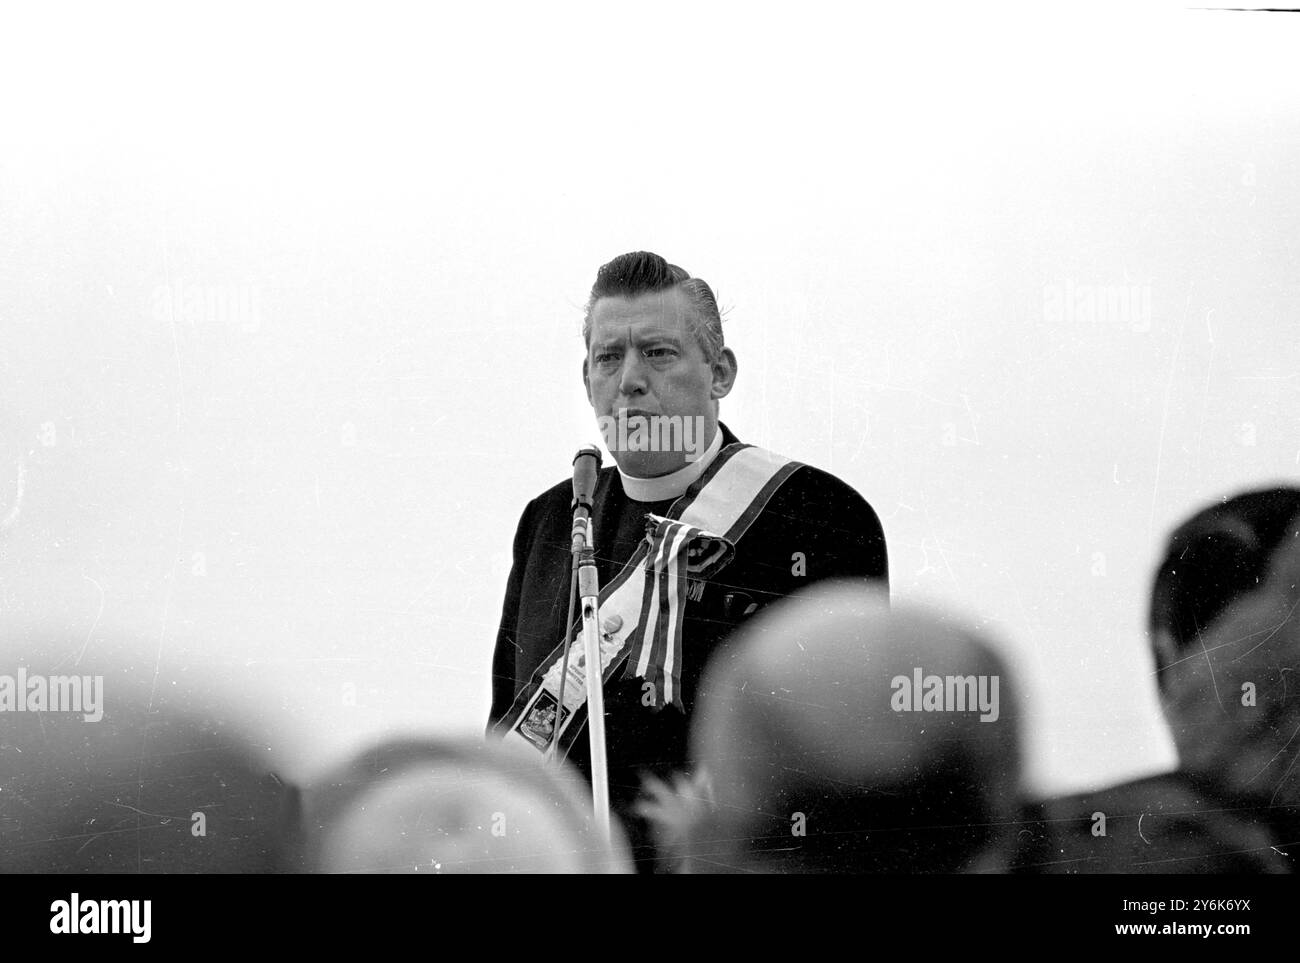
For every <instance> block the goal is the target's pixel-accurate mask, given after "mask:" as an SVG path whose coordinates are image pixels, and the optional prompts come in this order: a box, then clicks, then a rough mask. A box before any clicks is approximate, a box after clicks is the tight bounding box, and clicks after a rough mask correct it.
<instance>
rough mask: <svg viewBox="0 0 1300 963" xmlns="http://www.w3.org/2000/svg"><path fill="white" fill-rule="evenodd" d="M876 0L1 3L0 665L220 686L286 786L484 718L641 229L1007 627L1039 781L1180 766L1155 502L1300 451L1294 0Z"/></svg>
mask: <svg viewBox="0 0 1300 963" xmlns="http://www.w3.org/2000/svg"><path fill="white" fill-rule="evenodd" d="M464 6H468V5H464ZM848 9H850V8H847V7H846V8H843V9H840V8H834V7H811V8H810V7H808V6H807V5H800V8H799V12H798V13H795V12H794V11H793V9H792V8H785V9H783V8H780V7H754V6H746V7H744V8H743V11H742V8H740V7H739V6H737V7H735V8H733V9H726V10H722V9H719V10H717V11H716V12H709V11H707V10H705V11H701V10H699V9H697V8H696V5H694V4H680V5H679V4H653V5H641V7H640V9H639V10H628V11H625V12H621V13H620V12H615V11H613V10H610V9H609V8H608V7H607V6H605V5H590V6H584V7H576V6H572V5H566V6H564V7H563V8H557V7H556V6H555V5H545V6H543V5H533V6H531V7H515V6H501V5H486V4H483V5H475V8H474V9H473V10H472V11H470V10H461V11H458V12H456V13H449V14H446V15H442V14H439V15H437V16H430V15H428V14H427V13H419V12H409V11H404V10H403V11H398V10H394V12H391V13H384V12H375V11H374V10H372V9H370V8H368V7H366V8H362V7H360V6H358V7H357V8H355V9H353V10H352V11H351V12H347V11H345V10H342V9H338V8H327V9H319V8H316V7H310V8H306V9H298V10H291V11H288V12H275V11H267V10H263V9H261V8H260V7H258V6H248V7H242V6H236V7H228V6H226V5H222V6H220V7H214V8H213V9H212V10H211V11H210V12H209V13H207V14H201V13H196V12H184V13H182V12H177V11H174V10H172V9H171V8H170V7H169V6H157V7H133V8H131V12H123V11H122V10H121V9H117V8H114V9H112V10H108V9H97V8H93V7H92V8H88V9H86V8H80V7H74V8H62V9H56V10H54V11H50V10H48V9H43V10H41V11H40V12H37V13H32V12H29V11H22V12H19V11H10V12H7V13H5V14H4V18H3V20H4V25H3V27H2V28H0V326H2V327H0V333H2V337H0V352H2V354H0V402H2V405H0V446H3V447H0V468H2V469H3V471H4V473H5V474H4V477H3V478H0V522H5V520H6V519H7V522H6V524H7V526H8V527H7V529H6V531H5V533H4V535H3V537H2V538H0V652H2V653H3V655H4V665H6V666H13V665H16V664H17V662H18V661H20V655H21V658H25V659H30V660H32V661H33V663H35V662H39V661H40V660H42V659H44V660H45V661H46V662H47V663H49V664H59V665H61V671H71V667H72V666H74V665H75V666H78V669H77V671H79V672H83V673H86V672H104V673H108V674H110V675H111V673H112V672H113V671H116V670H112V669H110V668H109V667H110V666H113V665H114V664H118V665H125V666H127V670H125V671H126V674H127V675H129V676H130V677H131V678H132V679H133V680H134V681H135V682H136V683H138V684H144V685H145V686H146V687H147V688H149V690H150V691H151V692H152V693H153V694H154V698H155V699H156V700H157V701H158V702H159V703H162V702H164V701H166V700H167V699H172V700H175V701H181V702H183V701H185V700H187V699H198V698H199V696H198V695H197V694H196V693H197V692H199V691H201V690H203V689H205V688H208V687H215V688H216V689H218V690H219V691H222V692H223V693H224V695H223V696H222V698H223V699H228V700H230V701H232V702H233V703H234V705H235V708H234V709H233V710H232V712H233V716H234V717H238V716H240V715H249V714H251V715H252V717H253V718H254V719H255V721H254V723H253V724H252V725H253V729H254V731H255V732H256V734H257V736H258V738H259V739H260V740H262V742H263V744H264V745H265V746H266V748H267V749H268V750H269V751H271V752H272V753H275V754H277V756H278V757H279V758H281V759H282V760H283V764H284V765H285V767H286V768H287V769H288V770H289V771H290V772H291V773H293V774H295V775H298V774H304V773H309V772H314V771H316V770H317V769H319V767H321V766H323V765H326V764H329V763H331V762H334V761H337V760H338V759H340V758H341V757H342V756H343V755H344V754H346V753H347V752H350V751H353V750H355V749H357V748H359V747H360V746H361V745H362V744H364V743H369V742H371V741H373V740H375V739H377V738H378V737H379V736H380V735H382V734H384V733H386V732H390V731H392V730H402V731H410V730H417V729H419V730H426V731H438V732H453V731H455V732H469V731H479V730H481V727H482V724H483V721H484V719H485V717H486V712H487V706H488V691H489V679H488V673H489V664H490V659H491V653H492V645H493V640H494V634H495V629H496V624H497V618H498V615H499V612H500V605H501V599H502V595H503V591H504V583H505V577H506V574H507V571H508V566H509V550H510V544H511V539H512V537H513V534H514V530H515V525H516V522H517V520H518V516H519V513H520V511H521V510H522V509H523V506H524V505H525V503H526V502H527V501H528V500H529V499H530V498H532V497H533V496H534V495H536V494H537V493H539V492H540V491H542V490H543V489H544V488H546V487H548V486H549V485H551V484H553V483H554V482H557V481H560V480H561V479H563V478H564V477H565V476H566V474H567V472H568V470H569V469H568V466H569V461H570V459H571V457H572V454H573V452H574V450H575V449H576V448H577V447H578V446H579V445H580V444H582V443H585V442H587V441H590V440H594V439H595V438H596V432H595V425H594V419H593V418H592V416H591V412H590V409H589V408H587V407H586V402H585V398H584V396H583V393H582V387H581V382H580V379H579V366H580V363H581V356H582V343H581V337H580V318H581V305H582V303H583V301H584V300H585V296H586V292H587V290H588V289H589V287H590V284H591V281H592V279H593V278H594V274H595V270H596V268H597V266H598V265H600V264H601V263H603V262H604V261H606V260H608V259H609V258H611V257H613V256H614V255H616V254H619V253H622V252H624V251H627V250H635V249H649V250H654V251H657V252H659V253H661V254H663V255H665V256H666V257H668V258H669V259H670V260H672V261H674V262H675V263H678V264H681V265H683V266H685V267H686V268H687V269H688V270H690V271H692V272H693V273H695V274H697V275H699V276H701V277H703V278H705V279H706V280H708V281H709V282H710V283H712V284H713V285H714V287H715V290H716V291H717V292H718V295H719V298H720V300H721V301H722V302H723V304H724V307H725V308H727V309H728V310H727V314H726V324H725V330H726V336H727V340H728V342H729V343H730V345H731V346H732V347H733V348H734V349H735V351H736V353H737V355H738V356H739V359H740V377H739V380H738V383H737V387H736V390H735V392H734V393H733V394H732V396H731V397H730V398H728V399H727V400H726V401H724V403H723V406H722V413H723V420H724V421H726V422H727V423H728V424H729V425H730V426H731V427H732V429H733V430H735V431H736V432H737V434H738V435H739V436H740V437H741V438H742V439H744V440H746V441H752V442H755V443H758V444H762V445H764V446H767V447H770V448H773V449H775V450H778V451H781V452H783V453H785V454H788V455H791V456H793V457H796V458H799V459H801V460H804V461H807V462H810V463H812V464H815V465H817V466H819V467H822V468H825V469H828V470H830V471H832V472H834V473H835V474H837V475H839V476H840V477H842V478H844V479H845V480H846V481H848V482H849V483H850V484H852V485H854V486H855V487H856V488H857V489H858V490H859V491H860V492H862V494H863V495H864V496H865V497H866V498H867V499H868V501H870V502H871V503H872V504H873V505H874V506H875V508H876V509H877V511H878V512H879V514H880V516H881V518H882V519H883V521H884V525H885V531H886V535H887V538H888V541H889V550H890V567H891V574H892V582H893V594H894V598H895V599H896V600H897V601H899V602H903V601H928V602H938V603H941V604H944V605H946V606H948V607H950V608H951V609H952V610H954V611H956V612H960V613H963V614H965V615H967V616H970V617H972V618H975V619H976V620H977V621H979V622H980V623H981V624H984V625H985V626H986V628H987V629H988V630H989V631H990V632H992V633H995V634H996V635H997V636H998V637H999V638H1001V639H1002V640H1003V641H1004V642H1005V643H1006V645H1007V647H1008V649H1009V650H1010V651H1011V652H1012V657H1013V662H1014V666H1013V667H1014V668H1015V669H1016V670H1018V672H1019V673H1020V675H1021V676H1022V677H1023V678H1024V679H1025V681H1026V683H1027V685H1028V686H1029V689H1030V692H1031V694H1032V703H1031V705H1030V707H1029V717H1028V718H1029V724H1028V726H1027V727H1026V728H1027V733H1028V738H1029V745H1028V749H1029V760H1028V762H1029V771H1028V781H1029V785H1030V788H1031V790H1032V791H1035V792H1048V791H1059V790H1067V789H1073V788H1081V787H1085V786H1089V785H1096V784H1100V783H1104V782H1107V781H1112V780H1118V779H1123V778H1127V777H1129V776H1133V775H1138V774H1142V773H1145V772H1148V771H1152V770H1155V769H1160V768H1165V767H1168V766H1170V765H1171V764H1172V762H1173V754H1172V749H1171V746H1170V742H1169V739H1168V736H1167V734H1166V732H1165V729H1164V727H1163V724H1162V723H1161V721H1160V717H1159V712H1158V707H1157V704H1156V700H1155V695H1154V691H1155V690H1154V681H1153V677H1152V675H1151V668H1152V667H1151V663H1150V658H1149V656H1148V655H1147V651H1146V643H1145V639H1144V630H1143V623H1144V618H1145V604H1146V598H1147V593H1148V591H1149V583H1150V576H1151V572H1152V568H1153V566H1154V564H1155V561H1156V552H1157V551H1158V548H1159V546H1160V542H1161V541H1162V540H1163V538H1164V537H1165V535H1166V534H1167V533H1168V531H1169V530H1170V528H1171V527H1172V526H1173V525H1174V524H1176V523H1177V522H1178V521H1179V520H1180V519H1182V518H1183V517H1185V516H1186V515H1187V514H1189V513H1190V512H1191V511H1193V510H1194V509H1196V508H1198V507H1200V506H1201V505H1202V504H1204V503H1205V502H1206V501H1207V500H1209V499H1211V498H1216V497H1219V496H1220V495H1224V494H1228V493H1231V492H1234V491H1236V490H1239V489H1241V488H1243V487H1245V486H1253V485H1257V484H1262V483H1265V482H1271V481H1276V480H1281V479H1291V480H1294V479H1295V478H1296V477H1297V474H1300V434H1298V433H1297V431H1296V414H1297V411H1300V391H1298V390H1297V389H1298V388H1300V381H1298V380H1297V379H1298V378H1300V338H1297V334H1296V332H1297V324H1296V317H1297V309H1298V308H1300V286H1298V283H1297V282H1298V279H1300V274H1298V273H1297V268H1298V266H1300V265H1298V264H1297V254H1298V253H1300V252H1298V249H1297V245H1298V244H1300V232H1298V231H1297V228H1300V216H1298V214H1300V209H1298V207H1297V204H1298V202H1300V175H1297V161H1300V73H1297V71H1296V70H1295V58H1294V52H1295V50H1296V49H1300V17H1292V16H1279V15H1267V14H1244V13H1243V14H1229V13H1213V12H1180V11H1178V10H1176V9H1167V10H1163V11H1156V12H1152V13H1147V14H1141V15H1139V14H1136V13H1134V12H1133V11H1130V10H1122V11H1121V12H1119V13H1108V12H1106V11H1104V10H1103V11H1098V10H1097V9H1096V8H1095V7H1093V6H1091V5H1088V6H1087V7H1086V11H1087V12H1086V15H1081V16H1079V17H1078V18H1075V19H1071V18H1067V17H1065V16H1064V15H1061V14H1059V13H1058V14H1052V15H1050V16H1048V15H1045V14H1043V13H1041V12H1033V11H1031V12H1029V13H1019V14H1014V15H1012V14H1005V13H988V12H987V11H984V10H981V11H978V12H972V11H969V10H967V11H965V12H962V11H961V10H951V11H945V10H943V9H942V8H934V7H931V6H926V7H924V8H923V9H922V11H921V12H919V13H917V14H914V15H911V16H910V19H899V17H900V15H899V14H896V13H890V14H888V15H887V16H881V15H874V14H873V15H867V14H864V13H862V12H861V11H854V12H852V13H849V12H847V10H848ZM810 11H811V12H810ZM1067 285H1068V286H1069V287H1068V288H1067ZM1119 286H1125V287H1126V288H1128V289H1130V290H1132V289H1136V290H1137V291H1138V292H1139V304H1141V303H1143V302H1142V298H1149V302H1146V303H1149V305H1150V314H1149V318H1146V319H1144V318H1143V317H1142V316H1140V315H1135V316H1130V317H1117V316H1111V315H1107V316H1104V317H1101V318H1094V319H1093V320H1092V321H1089V320H1088V319H1087V317H1086V316H1085V315H1084V314H1083V309H1082V308H1079V309H1078V310H1075V311H1072V312H1066V313H1065V314H1064V315H1054V314H1052V312H1051V311H1050V310H1049V306H1048V303H1047V302H1048V301H1049V299H1050V298H1051V296H1052V292H1053V291H1055V292H1060V293H1063V292H1065V291H1067V290H1069V291H1072V292H1075V294H1076V295H1077V294H1078V292H1080V291H1084V292H1087V291H1092V292H1094V293H1104V291H1105V289H1107V288H1109V289H1111V290H1115V289H1117V288H1118V287H1119ZM209 293H212V294H214V295H216V294H221V295H222V296H223V297H224V296H225V295H226V294H227V293H233V294H235V295H240V294H243V296H244V298H245V301H244V304H245V305H253V304H255V308H249V307H246V308H245V309H244V310H243V311H240V310H237V309H236V308H234V307H231V306H228V305H219V306H217V308H216V310H214V311H213V312H211V313H209V312H207V311H200V312H198V313H196V312H195V311H194V310H193V308H192V305H193V304H194V298H195V297H196V296H203V297H206V296H207V295H208V294H209ZM254 298H255V299H256V300H255V302H254V300H253V299H254ZM173 300H175V301H176V302H177V306H178V307H179V308H180V310H178V311H175V312H173V313H172V314H171V315H170V317H169V314H168V310H167V308H168V305H169V304H170V303H171V302H172V301H173ZM235 300H236V303H238V298H236V299H235ZM187 303H188V304H189V305H191V307H190V308H187V307H186V305H187ZM20 472H21V473H22V489H23V491H22V498H21V506H20V508H19V511H18V513H17V515H16V516H15V515H13V514H12V506H13V504H14V502H15V500H16V499H17V491H16V486H17V479H18V475H19V473H20ZM0 671H5V672H12V671H14V670H13V668H0ZM349 685H351V686H353V687H355V690H356V702H357V705H356V706H355V707H352V706H347V705H344V695H345V687H346V686H349ZM108 698H109V699H110V700H111V698H112V688H111V687H110V688H109V690H108Z"/></svg>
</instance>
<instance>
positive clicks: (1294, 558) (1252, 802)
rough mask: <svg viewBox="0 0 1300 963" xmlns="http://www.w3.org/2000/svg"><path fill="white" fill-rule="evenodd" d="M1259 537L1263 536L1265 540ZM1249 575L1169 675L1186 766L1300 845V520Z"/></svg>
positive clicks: (1171, 712)
mask: <svg viewBox="0 0 1300 963" xmlns="http://www.w3.org/2000/svg"><path fill="white" fill-rule="evenodd" d="M1261 540H1262V538H1261ZM1271 542H1272V545H1273V548H1272V551H1271V557H1270V559H1269V560H1268V562H1267V565H1266V566H1265V567H1264V568H1263V569H1262V570H1261V571H1260V573H1259V576H1258V579H1259V584H1258V585H1257V586H1256V585H1255V579H1254V578H1253V577H1252V579H1251V587H1250V590H1249V591H1245V592H1243V593H1240V594H1239V595H1238V596H1237V597H1236V598H1235V599H1234V600H1233V601H1231V602H1230V603H1229V604H1228V605H1227V607H1226V608H1225V609H1223V611H1222V612H1221V613H1220V614H1219V615H1218V616H1217V617H1216V618H1215V619H1214V620H1213V621H1212V622H1211V623H1210V625H1209V627H1208V628H1205V629H1203V631H1202V632H1201V633H1200V635H1199V636H1197V644H1196V646H1195V647H1194V648H1192V649H1189V650H1188V652H1187V653H1186V654H1185V655H1184V656H1183V657H1181V658H1178V659H1175V660H1173V661H1172V662H1170V663H1169V665H1168V666H1167V667H1166V669H1165V673H1164V676H1165V678H1164V680H1163V682H1164V688H1165V693H1164V701H1165V714H1166V716H1167V717H1168V719H1169V724H1170V728H1171V730H1172V731H1173V735H1174V741H1175V744H1176V745H1177V747H1178V754H1179V758H1180V760H1181V763H1182V768H1183V769H1184V770H1185V771H1186V772H1188V773H1190V774H1192V775H1193V776H1195V777H1197V778H1199V779H1201V780H1202V781H1205V782H1208V783H1211V784H1214V785H1217V786H1218V787H1219V788H1220V789H1221V790H1222V792H1223V794H1224V795H1226V796H1227V798H1229V799H1230V800H1232V801H1233V802H1235V803H1238V804H1240V805H1241V806H1243V807H1245V806H1254V807H1256V808H1258V809H1259V810H1260V811H1262V812H1263V813H1264V814H1265V816H1266V818H1267V819H1268V820H1269V822H1270V823H1272V824H1273V826H1274V827H1275V829H1276V830H1277V833H1276V835H1277V838H1278V841H1279V843H1281V844H1294V843H1296V842H1297V841H1300V739H1298V738H1297V733H1300V514H1298V515H1296V516H1295V517H1293V518H1291V519H1290V520H1289V521H1288V522H1287V523H1286V524H1285V525H1283V526H1281V532H1280V534H1274V535H1272V536H1271Z"/></svg>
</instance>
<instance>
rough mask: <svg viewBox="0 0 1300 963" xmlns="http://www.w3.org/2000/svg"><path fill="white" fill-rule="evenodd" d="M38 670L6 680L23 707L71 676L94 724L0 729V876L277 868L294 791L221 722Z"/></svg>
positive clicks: (54, 720)
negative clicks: (91, 706)
mask: <svg viewBox="0 0 1300 963" xmlns="http://www.w3.org/2000/svg"><path fill="white" fill-rule="evenodd" d="M38 668H39V667H36V666H28V665H23V666H21V667H14V668H10V669H6V670H5V675H6V676H7V677H8V678H7V679H6V680H5V683H6V684H10V683H11V680H14V679H20V680H21V681H22V682H23V683H24V685H23V688H24V689H25V690H26V691H27V693H28V698H29V701H30V699H31V696H32V693H33V692H34V691H37V689H39V688H40V687H41V686H44V685H46V683H47V682H48V693H47V694H48V695H49V697H50V698H53V695H52V693H53V692H54V691H55V690H56V689H58V688H62V687H63V686H64V685H65V683H66V680H70V679H72V678H74V677H75V678H78V679H79V681H78V683H77V686H78V688H79V689H80V688H81V686H82V685H85V687H86V688H85V690H84V691H83V692H79V696H81V695H86V696H87V698H88V697H89V692H90V690H91V689H94V690H96V691H95V700H96V710H97V711H95V712H93V713H81V712H65V711H58V712H54V711H24V712H9V711H6V712H5V713H4V714H3V716H2V717H0V724H2V725H3V730H2V731H0V772H2V773H3V777H2V778H0V790H2V791H0V872H6V873H267V872H276V871H278V870H280V869H282V868H284V864H283V862H282V859H283V857H284V853H285V851H284V849H283V846H282V839H283V831H284V830H285V829H286V828H287V826H288V818H287V817H288V813H289V810H290V807H291V800H292V793H291V790H289V789H288V788H287V787H286V786H285V785H284V784H283V783H282V782H281V781H280V779H279V778H278V777H277V776H276V775H275V774H274V773H273V772H271V771H270V770H269V767H268V764H267V761H266V759H265V758H264V757H265V755H266V753H265V750H264V749H263V750H262V751H261V752H258V751H256V750H255V749H254V748H253V747H252V745H251V743H250V742H248V741H247V740H246V739H245V737H243V736H242V735H241V734H240V733H239V732H238V727H237V725H234V724H232V723H231V722H229V721H227V719H226V718H225V716H224V713H220V712H214V713H211V714H209V713H203V714H198V713H191V712H189V711H187V710H184V709H178V708H172V707H169V706H167V705H165V704H161V703H162V701H163V699H162V696H163V694H162V693H159V700H158V701H159V703H160V704H157V705H153V706H152V707H151V705H150V700H149V698H148V695H149V694H148V692H147V691H140V690H139V689H138V687H135V686H132V685H131V684H130V683H129V682H126V681H123V680H122V679H121V678H120V677H115V676H109V677H108V678H107V682H106V683H104V682H103V681H102V680H103V679H104V677H102V676H101V677H94V676H80V677H76V676H74V674H75V673H76V672H77V669H76V668H73V667H65V668H64V669H62V670H53V671H50V672H44V671H38ZM20 671H21V676H20V675H19V672H20ZM37 680H41V681H37ZM88 680H89V681H88Z"/></svg>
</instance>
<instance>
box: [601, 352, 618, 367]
mask: <svg viewBox="0 0 1300 963" xmlns="http://www.w3.org/2000/svg"><path fill="white" fill-rule="evenodd" d="M617 357H618V356H617V355H615V354H613V353H611V352H609V351H602V352H601V353H600V354H598V355H596V364H609V363H610V362H612V361H614V360H616V359H617Z"/></svg>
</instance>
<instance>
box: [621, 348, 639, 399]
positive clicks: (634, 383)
mask: <svg viewBox="0 0 1300 963" xmlns="http://www.w3.org/2000/svg"><path fill="white" fill-rule="evenodd" d="M618 390H619V391H620V392H622V393H623V394H625V395H639V394H645V390H646V371H645V364H644V362H643V361H642V359H641V357H640V356H639V355H637V354H635V353H631V354H629V355H628V357H627V358H626V360H624V362H623V370H622V371H621V372H619V378H618Z"/></svg>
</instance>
